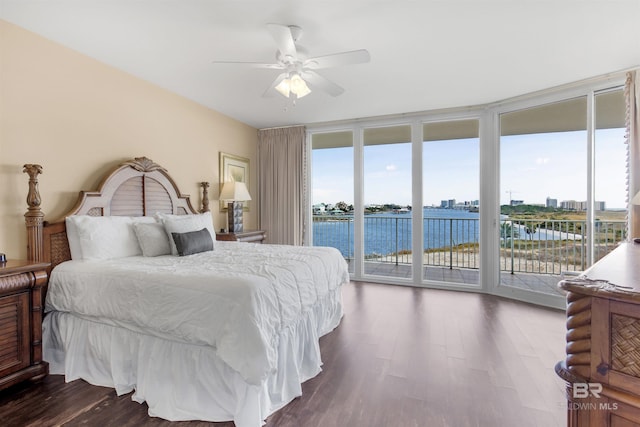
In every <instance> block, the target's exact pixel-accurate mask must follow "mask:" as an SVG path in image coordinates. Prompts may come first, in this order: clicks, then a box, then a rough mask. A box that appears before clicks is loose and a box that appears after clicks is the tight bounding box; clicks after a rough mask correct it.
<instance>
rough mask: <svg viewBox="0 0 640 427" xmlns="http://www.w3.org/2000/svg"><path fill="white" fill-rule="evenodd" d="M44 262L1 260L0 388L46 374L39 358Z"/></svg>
mask: <svg viewBox="0 0 640 427" xmlns="http://www.w3.org/2000/svg"><path fill="white" fill-rule="evenodd" d="M47 267H49V264H47V263H38V262H32V261H18V260H8V261H7V262H6V263H0V389H3V388H7V387H9V386H12V385H14V384H17V383H19V382H21V381H24V380H27V379H31V380H33V381H37V380H39V379H42V378H44V377H45V376H46V375H47V374H48V373H49V364H48V363H47V362H44V361H43V360H42V287H43V286H45V285H46V283H47Z"/></svg>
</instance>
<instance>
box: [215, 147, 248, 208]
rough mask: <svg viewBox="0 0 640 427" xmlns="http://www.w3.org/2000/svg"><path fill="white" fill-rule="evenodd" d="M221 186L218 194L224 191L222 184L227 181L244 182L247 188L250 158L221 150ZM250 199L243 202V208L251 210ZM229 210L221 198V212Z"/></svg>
mask: <svg viewBox="0 0 640 427" xmlns="http://www.w3.org/2000/svg"><path fill="white" fill-rule="evenodd" d="M218 170H219V172H220V181H219V182H220V184H219V185H220V188H219V192H218V194H220V193H221V192H222V185H223V184H224V183H225V182H227V181H236V182H244V183H245V185H246V186H247V188H251V187H250V185H249V159H247V158H245V157H240V156H235V155H233V154H228V153H223V152H222V151H221V152H220V166H219V168H218ZM249 203H251V202H250V201H246V202H243V210H244V211H245V212H248V211H249ZM226 211H227V203H226V202H225V201H223V200H220V212H226Z"/></svg>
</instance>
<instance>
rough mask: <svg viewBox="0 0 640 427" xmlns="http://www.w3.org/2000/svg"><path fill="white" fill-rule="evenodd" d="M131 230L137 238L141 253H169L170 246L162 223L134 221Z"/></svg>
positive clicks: (154, 254)
mask: <svg viewBox="0 0 640 427" xmlns="http://www.w3.org/2000/svg"><path fill="white" fill-rule="evenodd" d="M133 231H134V232H135V233H136V237H137V238H138V243H139V244H140V248H141V249H142V255H144V256H159V255H169V254H170V253H171V246H169V239H168V238H167V233H166V232H165V231H164V225H162V224H160V223H159V222H154V223H150V224H147V223H142V222H136V223H134V224H133Z"/></svg>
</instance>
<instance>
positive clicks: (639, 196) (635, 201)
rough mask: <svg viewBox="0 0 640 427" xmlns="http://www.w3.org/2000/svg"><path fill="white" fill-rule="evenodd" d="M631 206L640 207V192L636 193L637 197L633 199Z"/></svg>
mask: <svg viewBox="0 0 640 427" xmlns="http://www.w3.org/2000/svg"><path fill="white" fill-rule="evenodd" d="M631 204H632V205H640V191H638V192H637V193H636V195H635V196H633V199H631Z"/></svg>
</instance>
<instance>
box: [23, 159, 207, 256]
mask: <svg viewBox="0 0 640 427" xmlns="http://www.w3.org/2000/svg"><path fill="white" fill-rule="evenodd" d="M24 172H26V173H27V174H29V195H28V196H27V204H28V205H29V210H28V212H27V213H26V214H25V221H26V225H27V251H28V256H29V259H30V260H33V261H40V262H48V263H50V264H51V267H50V268H53V267H55V266H56V265H58V264H60V263H61V262H64V261H67V260H70V259H71V252H70V251H69V243H68V241H67V232H66V226H65V222H64V219H65V218H66V217H68V216H71V215H92V216H116V215H119V216H147V215H153V214H155V213H156V212H163V213H171V214H176V215H188V214H195V213H198V211H196V210H195V209H194V208H193V206H192V205H191V201H190V199H189V195H186V194H182V193H180V191H179V190H178V187H177V186H176V184H175V182H174V181H173V179H172V178H171V177H170V176H169V174H168V173H167V171H166V169H164V168H163V167H162V166H160V165H158V164H157V163H154V162H153V161H152V160H151V159H148V158H146V157H136V158H135V159H133V160H129V161H127V162H124V163H122V164H120V165H119V166H118V167H116V168H115V169H113V170H112V171H111V172H109V173H108V174H107V175H106V176H105V177H104V178H103V180H102V181H101V183H100V185H99V186H98V190H97V191H81V192H80V196H79V197H78V201H77V202H76V204H75V206H74V207H73V208H72V209H71V210H70V211H69V212H67V213H66V214H65V215H63V216H62V218H60V219H59V220H57V221H55V222H47V221H44V214H43V213H42V211H41V210H40V194H39V192H38V174H40V173H42V167H41V166H40V165H25V166H24ZM201 186H202V187H203V190H204V194H203V209H202V210H201V211H207V210H208V203H206V202H207V201H208V200H207V194H206V189H207V187H208V183H202V184H201Z"/></svg>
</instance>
